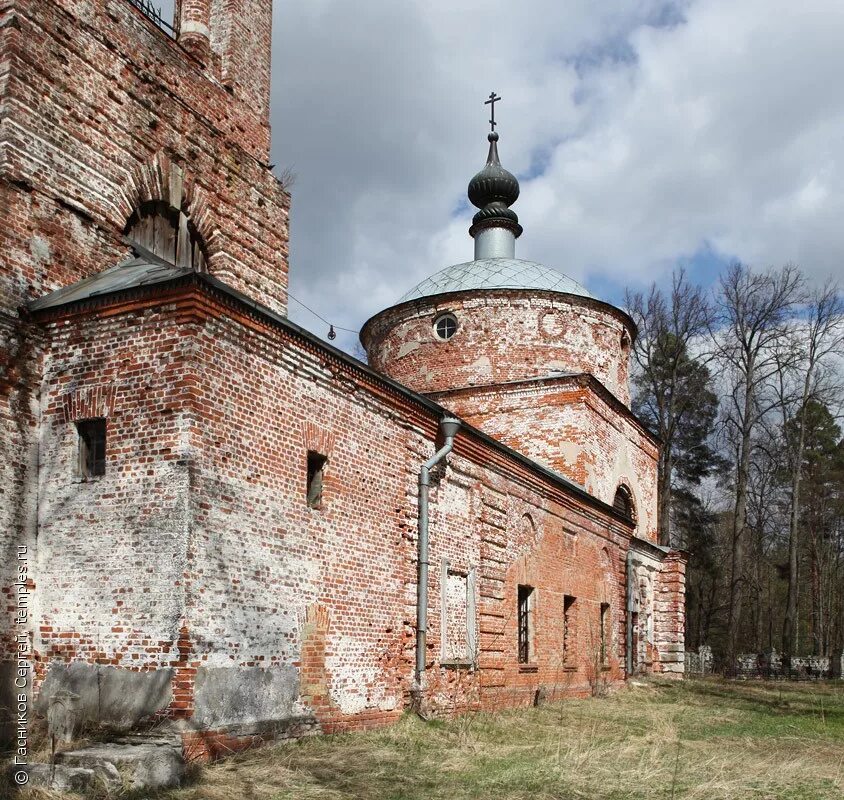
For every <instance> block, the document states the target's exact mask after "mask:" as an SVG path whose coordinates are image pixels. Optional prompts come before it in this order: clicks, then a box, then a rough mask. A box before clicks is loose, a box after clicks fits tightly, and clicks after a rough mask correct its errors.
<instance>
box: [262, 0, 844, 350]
mask: <svg viewBox="0 0 844 800" xmlns="http://www.w3.org/2000/svg"><path fill="white" fill-rule="evenodd" d="M275 26H276V44H277V46H276V52H275V62H274V88H273V91H274V97H273V133H274V160H275V161H276V162H277V163H278V164H279V165H280V166H289V167H291V168H292V169H293V170H294V171H295V172H296V174H297V180H296V183H295V185H294V187H293V212H292V213H293V224H292V248H291V252H292V257H291V265H292V269H291V289H292V292H293V294H294V295H296V296H297V297H299V298H300V299H301V300H303V301H304V302H306V303H307V304H308V305H311V306H312V307H314V308H316V309H317V310H319V311H320V312H321V313H322V314H323V315H324V316H326V317H329V318H330V319H332V320H335V321H337V322H338V323H340V324H344V325H348V326H349V327H357V326H358V325H359V324H360V323H361V322H363V320H364V319H366V317H368V316H369V315H370V314H372V313H374V312H376V311H378V310H380V309H381V308H383V307H385V306H387V305H389V304H390V303H392V302H394V301H395V299H396V298H397V297H399V296H400V295H401V294H402V293H403V292H404V291H405V290H407V289H408V288H410V286H412V285H413V284H414V283H416V282H418V281H419V280H421V279H422V278H424V277H425V276H426V275H428V274H431V273H433V272H435V271H436V270H438V269H440V268H442V267H444V266H447V265H448V264H451V263H454V262H456V261H462V260H468V259H469V258H471V253H472V244H471V240H470V239H469V238H468V235H467V233H466V231H467V228H468V224H469V219H470V217H471V212H470V211H469V209H467V208H463V210H462V211H461V213H460V214H459V215H458V216H457V217H455V211H456V209H459V208H461V204H462V203H464V197H465V187H466V183H467V182H468V180H469V178H470V177H471V176H472V174H473V173H474V172H475V171H476V170H477V169H479V168H480V167H481V166H482V164H483V160H484V157H485V145H486V142H485V133H486V125H485V120H486V115H485V112H486V111H487V109H484V108H483V107H482V106H481V102H482V100H483V98H484V96H485V95H486V94H488V93H489V92H490V91H491V90H492V89H495V90H496V91H497V92H498V93H499V94H501V95H502V96H503V98H504V100H503V101H502V103H501V104H500V105H499V107H498V112H497V115H498V119H499V121H500V123H501V124H500V127H499V131H500V132H501V143H500V149H501V155H502V160H503V162H504V164H505V166H507V167H508V168H510V169H511V170H512V171H514V172H517V173H520V174H522V175H530V176H535V177H532V178H531V179H523V180H522V197H521V198H520V200H519V202H518V204H517V205H516V207H515V209H516V211H517V212H518V213H519V216H520V218H521V221H522V223H523V225H524V227H525V234H524V236H523V237H522V239H521V240H520V241H519V243H518V251H517V252H518V253H519V255H521V256H523V257H526V258H534V259H536V260H539V261H543V262H544V263H547V264H549V265H550V266H554V267H556V268H558V269H560V270H562V271H564V272H566V273H568V274H570V275H571V276H572V277H574V278H577V279H580V280H585V281H587V283H588V282H589V281H601V282H602V283H603V284H606V283H607V282H609V284H610V285H612V284H616V285H618V284H622V285H623V284H625V283H642V282H647V281H649V280H651V279H653V278H659V277H660V276H662V275H664V274H665V273H666V272H667V271H668V270H670V267H671V266H672V264H674V263H675V262H676V260H677V259H679V258H683V257H689V256H691V255H693V254H694V253H695V252H697V251H699V250H700V249H701V248H703V247H705V246H707V245H709V246H711V247H712V248H714V249H715V250H717V251H720V252H722V253H724V254H725V255H727V256H736V257H739V258H742V259H743V260H746V261H748V262H751V263H755V264H758V265H760V266H764V265H767V264H769V263H770V264H781V263H784V262H786V261H794V262H797V263H800V264H802V266H803V267H804V268H805V269H806V270H807V271H808V272H810V273H812V274H814V275H817V276H823V275H827V274H829V273H830V272H834V271H836V270H840V267H839V254H840V252H841V251H842V244H844V226H842V225H841V224H840V222H839V220H841V219H842V215H844V189H842V187H843V186H844V181H842V177H844V176H842V171H844V91H842V90H841V88H840V87H839V80H838V76H839V75H840V74H841V73H842V71H844V48H841V46H840V31H841V30H842V26H844V5H842V4H841V3H840V2H837V1H836V0H807V1H806V2H804V3H802V4H800V5H794V4H793V3H786V2H783V0H765V1H763V0H743V1H742V2H741V3H736V2H734V0H733V2H726V1H725V0H696V2H683V3H679V4H677V3H675V4H666V3H664V2H656V0H653V1H652V2H648V1H647V0H640V1H639V2H631V1H630V0H605V1H604V2H601V3H594V2H589V1H588V0H579V1H578V2H565V3H560V2H552V1H551V0H523V2H522V3H519V4H518V5H517V4H514V3H512V2H510V3H506V2H503V0H486V2H476V1H474V0H472V2H469V0H463V1H462V2H457V3H455V2H454V0H428V2H425V3H423V2H419V1H418V0H403V2H399V3H396V2H395V1H394V0H392V2H388V0H365V2H362V3H357V4H351V3H348V2H345V1H344V0H296V2H292V0H277V2H276V13H275ZM537 173H538V174H537ZM290 312H291V316H292V317H293V318H294V319H297V320H299V321H301V322H303V323H304V324H306V325H307V326H308V327H310V328H312V329H314V330H317V331H318V332H322V330H321V328H322V326H321V325H320V323H318V322H316V321H315V320H314V319H313V318H312V317H310V316H309V315H306V314H303V313H302V312H301V310H300V309H298V307H297V306H296V304H295V303H291V305H290ZM352 339H353V337H346V338H343V339H341V340H339V341H341V342H342V343H343V345H344V346H346V347H349V346H350V344H351V342H352Z"/></svg>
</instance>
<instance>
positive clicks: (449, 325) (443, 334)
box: [434, 314, 457, 341]
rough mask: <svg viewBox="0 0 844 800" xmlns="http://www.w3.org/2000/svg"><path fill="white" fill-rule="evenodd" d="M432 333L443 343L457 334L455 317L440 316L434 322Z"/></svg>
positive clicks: (448, 315)
mask: <svg viewBox="0 0 844 800" xmlns="http://www.w3.org/2000/svg"><path fill="white" fill-rule="evenodd" d="M434 333H436V334H437V338H438V339H442V340H443V341H447V340H448V339H450V338H451V337H452V336H454V334H455V333H457V317H455V316H454V314H440V315H439V316H438V317H437V318H436V319H435V320H434Z"/></svg>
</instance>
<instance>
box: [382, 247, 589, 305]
mask: <svg viewBox="0 0 844 800" xmlns="http://www.w3.org/2000/svg"><path fill="white" fill-rule="evenodd" d="M479 289H534V290H537V291H544V292H562V293H564V294H575V295H579V296H580V297H592V295H591V294H589V292H588V291H586V289H585V288H584V287H583V286H581V285H580V284H579V283H578V282H577V281H573V280H572V279H571V278H569V277H568V276H566V275H563V273H562V272H557V271H556V270H554V269H550V268H549V267H545V266H543V265H542V264H537V263H536V262H535V261H524V260H522V259H520V258H482V259H478V260H476V261H466V262H465V263H463V264H454V265H453V266H451V267H446V268H445V269H443V270H440V271H439V272H437V273H436V274H434V275H432V276H431V277H430V278H426V279H425V280H424V281H422V283H420V284H418V285H417V286H415V287H414V288H413V289H411V290H410V291H409V292H408V293H407V294H405V295H404V296H403V297H402V298H401V299H400V300H399V301H398V302H399V303H406V302H407V301H408V300H418V299H419V298H422V297H430V296H432V295H435V294H446V293H448V292H466V291H473V290H479Z"/></svg>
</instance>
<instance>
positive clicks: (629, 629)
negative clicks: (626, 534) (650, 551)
mask: <svg viewBox="0 0 844 800" xmlns="http://www.w3.org/2000/svg"><path fill="white" fill-rule="evenodd" d="M633 611H634V608H633V550H632V549H630V548H628V550H627V647H626V648H625V653H626V662H627V677H628V678H629V677H630V676H631V675H632V674H633Z"/></svg>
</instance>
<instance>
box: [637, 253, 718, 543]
mask: <svg viewBox="0 0 844 800" xmlns="http://www.w3.org/2000/svg"><path fill="white" fill-rule="evenodd" d="M625 305H626V307H627V309H628V312H629V313H630V316H631V317H632V318H633V321H634V322H635V323H636V327H637V328H638V331H639V334H638V336H637V338H636V342H635V345H634V348H633V352H634V356H635V359H636V365H637V368H638V369H637V373H636V377H635V378H634V384H635V385H636V389H637V398H636V401H637V403H636V404H637V406H638V407H637V408H636V409H635V410H636V411H637V412H638V413H639V414H640V416H642V417H643V418H644V419H645V421H646V422H647V423H648V424H650V425H651V427H653V428H654V429H655V430H654V432H655V433H656V434H657V435H658V436H659V437H660V438H661V439H662V449H661V451H660V456H659V474H658V484H657V521H658V530H659V541H660V543H661V544H664V545H668V544H671V543H672V540H671V513H670V506H671V492H672V487H673V483H672V481H673V479H674V471H675V466H676V459H677V455H678V444H679V443H680V440H681V438H682V437H683V436H684V434H686V433H687V432H690V431H693V430H695V423H696V420H693V419H692V417H694V416H695V415H699V414H700V412H701V411H702V401H705V400H706V398H705V397H704V393H705V392H706V389H707V387H706V384H707V383H708V381H709V374H708V371H707V370H706V368H705V367H704V366H703V365H702V362H701V361H696V360H695V359H694V358H693V356H692V353H693V350H694V347H695V345H696V344H698V343H699V342H700V340H701V338H702V337H703V336H704V335H705V334H706V332H707V331H708V330H709V328H710V326H711V323H712V305H711V303H710V302H709V300H708V298H707V296H706V294H705V292H704V291H703V290H702V289H701V288H700V287H699V286H693V285H691V284H690V283H689V282H688V280H687V279H686V275H685V272H684V271H683V270H682V269H680V270H679V271H677V272H675V273H674V275H673V276H672V284H671V293H670V295H669V296H667V297H666V295H665V294H663V292H662V291H660V290H659V289H658V288H657V286H656V284H653V285H651V288H650V291H649V292H648V294H647V296H645V295H644V294H642V293H639V292H637V293H630V292H628V293H627V294H626V297H625ZM716 404H717V398H715V397H714V395H712V403H711V405H713V406H714V405H716ZM703 413H704V416H705V414H706V412H705V411H704V412H703ZM714 413H715V412H714V408H713V409H712V414H713V415H714ZM706 434H707V431H700V436H699V437H698V438H705V437H706ZM685 438H686V440H687V441H688V436H686V437H685ZM692 446H693V447H695V446H696V447H698V448H701V447H702V446H703V445H702V442H699V441H696V442H694V443H692ZM693 459H694V457H693V456H692V458H691V459H690V458H689V457H688V454H687V458H686V462H687V463H688V462H689V461H690V460H693ZM697 467H698V468H700V460H698V464H697Z"/></svg>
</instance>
